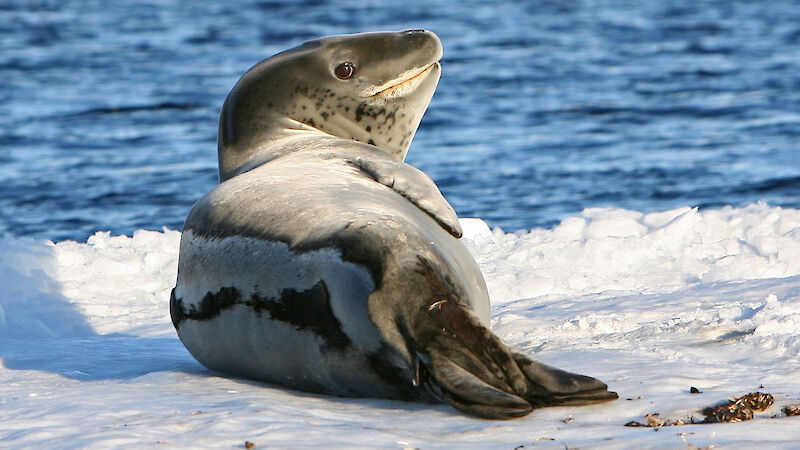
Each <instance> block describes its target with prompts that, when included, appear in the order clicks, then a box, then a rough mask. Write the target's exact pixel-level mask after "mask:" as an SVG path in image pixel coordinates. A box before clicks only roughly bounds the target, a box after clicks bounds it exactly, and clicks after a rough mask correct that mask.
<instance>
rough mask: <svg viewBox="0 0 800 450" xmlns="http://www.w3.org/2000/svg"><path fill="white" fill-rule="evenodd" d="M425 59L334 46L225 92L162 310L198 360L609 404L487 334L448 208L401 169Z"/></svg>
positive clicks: (324, 44)
mask: <svg viewBox="0 0 800 450" xmlns="http://www.w3.org/2000/svg"><path fill="white" fill-rule="evenodd" d="M440 57H441V44H440V43H439V40H438V38H437V37H436V36H435V35H434V34H433V33H430V32H425V31H419V30H413V31H406V32H400V33H365V34H359V35H349V36H336V37H330V38H323V39H320V40H317V41H311V42H309V43H306V44H304V45H302V46H300V47H298V48H296V49H293V50H290V51H287V52H284V53H282V54H279V55H276V56H274V57H273V58H270V59H267V60H265V61H263V62H262V63H260V64H258V65H256V66H255V67H254V68H253V69H251V70H250V71H248V72H247V73H246V74H245V75H244V76H243V77H242V79H241V80H240V81H239V82H238V83H237V85H236V86H235V87H234V89H233V90H232V92H231V94H230V95H229V96H228V99H227V100H226V102H225V105H224V106H223V112H222V116H221V121H220V141H219V158H220V178H221V180H222V183H221V184H220V185H219V186H217V187H216V188H215V189H214V190H212V191H211V192H210V193H208V194H207V195H206V196H205V197H203V198H202V199H201V200H200V201H198V202H197V203H196V204H195V205H194V207H193V208H192V211H191V212H190V213H189V217H188V218H187V220H186V223H185V226H184V233H183V236H182V238H181V249H180V260H179V266H178V282H177V285H176V287H175V289H174V290H173V295H172V299H171V303H170V312H171V315H172V320H173V323H174V325H175V327H176V329H177V331H178V335H179V337H180V338H181V341H182V342H183V343H184V345H186V347H187V348H188V349H189V351H190V352H191V353H192V355H193V356H195V358H197V359H198V361H200V362H201V363H203V364H204V365H206V366H208V367H210V368H213V369H217V370H220V371H223V372H227V373H230V374H234V375H238V376H244V377H248V378H254V379H258V380H263V381H268V382H272V383H277V384H281V385H284V386H289V387H293V388H297V389H302V390H307V391H313V392H321V393H328V394H334V395H342V396H371V397H386V398H399V399H411V400H434V399H437V398H438V399H441V400H445V401H448V402H450V403H451V404H453V406H455V407H456V408H458V409H460V410H462V411H465V412H468V413H471V414H475V415H479V416H482V417H490V418H506V417H517V416H521V415H524V414H527V413H528V412H530V411H531V410H532V409H533V408H535V407H539V406H548V405H556V404H567V403H569V404H582V403H591V402H597V401H603V400H609V399H612V398H616V394H614V393H611V392H608V391H607V390H606V386H605V385H604V384H603V383H601V382H599V381H598V380H595V379H593V378H589V377H585V376H581V375H575V374H570V373H567V372H563V371H560V370H558V369H554V368H551V367H548V366H545V365H543V364H541V363H538V362H535V361H534V360H532V359H530V358H529V357H527V356H526V355H523V354H521V353H519V352H517V351H515V350H513V349H511V348H509V347H508V346H506V345H505V344H504V343H503V342H502V341H500V340H499V339H498V338H497V337H496V336H494V335H493V334H492V333H491V332H490V331H489V330H488V320H489V298H488V294H487V291H486V286H485V283H484V280H483V277H482V276H481V273H480V271H479V269H478V267H477V264H476V263H475V261H474V260H473V259H472V257H471V256H470V254H469V253H468V252H467V250H466V248H465V247H464V246H463V245H462V244H461V242H460V241H459V240H458V238H459V237H460V235H461V230H460V228H459V225H458V219H457V217H456V214H455V212H454V211H453V209H452V208H451V207H450V205H449V204H448V203H447V201H446V200H445V199H444V198H443V197H442V196H441V194H440V192H439V191H438V189H437V188H436V186H435V185H434V183H433V182H432V181H431V180H430V179H429V178H428V177H427V176H425V175H424V174H423V173H422V172H420V171H419V170H417V169H415V168H413V167H411V166H409V165H407V164H405V163H403V162H402V161H403V159H404V157H405V154H406V152H407V150H408V145H409V144H410V142H411V138H412V137H413V134H414V133H415V131H416V128H417V126H418V124H419V121H420V119H421V117H422V114H423V113H424V111H425V109H426V108H427V105H428V103H429V101H430V98H431V96H432V95H433V91H434V89H435V87H436V83H437V81H438V77H439V73H440V67H439V64H438V60H439V59H440Z"/></svg>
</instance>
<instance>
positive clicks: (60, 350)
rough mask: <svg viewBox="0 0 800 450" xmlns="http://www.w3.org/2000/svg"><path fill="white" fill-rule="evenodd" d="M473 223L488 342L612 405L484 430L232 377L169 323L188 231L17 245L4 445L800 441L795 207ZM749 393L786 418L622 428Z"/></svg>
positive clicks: (4, 319)
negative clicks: (589, 384)
mask: <svg viewBox="0 0 800 450" xmlns="http://www.w3.org/2000/svg"><path fill="white" fill-rule="evenodd" d="M462 225H463V227H464V230H465V237H464V242H465V244H466V245H467V246H468V248H469V249H470V251H471V252H472V254H473V255H474V256H475V258H476V259H477V261H478V262H479V264H480V266H481V269H482V270H483V273H484V275H485V277H486V281H487V283H488V286H489V290H490V293H491V296H492V302H493V309H492V327H493V330H494V331H495V332H496V333H497V334H498V335H500V336H501V337H502V338H504V339H505V340H507V341H508V342H509V343H511V344H512V345H515V346H517V347H519V348H522V349H525V350H526V351H528V352H529V353H531V354H533V355H535V357H536V358H538V359H540V360H542V361H544V362H547V363H550V364H553V365H555V366H557V367H561V368H565V369H568V370H571V371H575V372H579V373H585V374H588V375H592V376H594V377H597V378H599V379H601V380H603V381H605V382H607V383H608V384H609V387H610V388H611V389H613V390H615V391H617V392H618V393H619V394H620V399H619V400H617V401H615V402H611V403H606V404H600V405H595V406H588V407H559V408H549V409H541V410H537V411H534V412H533V413H532V414H531V415H529V416H527V417H525V418H522V419H518V420H513V421H487V420H481V419H475V418H472V417H468V416H465V415H463V414H461V413H459V412H457V411H455V410H454V409H452V408H451V407H449V406H447V405H424V404H414V403H404V402H397V401H387V400H374V399H342V398H335V397H327V396H323V395H313V394H307V393H302V392H296V391H291V390H287V389H282V388H277V387H273V386H269V385H265V384H261V383H257V382H252V381H247V380H241V379H234V378H228V377H225V376H222V375H221V374H219V373H216V372H212V371H210V370H207V369H205V368H204V367H202V366H201V365H200V364H199V363H197V362H195V361H194V359H193V358H192V357H191V356H190V355H189V354H188V352H187V351H186V350H185V349H184V348H183V346H182V345H181V343H180V341H179V340H178V338H177V337H176V335H175V332H174V330H173V328H172V325H171V323H170V320H169V313H168V298H169V291H170V289H171V288H172V286H173V284H174V281H175V275H176V267H177V256H178V243H179V240H180V233H179V232H177V231H171V230H164V231H163V232H154V231H139V232H137V233H135V234H134V235H133V237H127V236H110V235H109V234H108V233H97V234H95V235H94V236H92V237H90V238H89V240H88V241H87V242H86V243H78V242H73V241H65V242H59V243H55V244H54V243H52V242H48V241H44V242H43V241H35V240H31V239H23V238H14V237H6V238H4V239H3V240H1V241H0V283H2V286H3V289H2V291H0V357H2V367H0V447H14V448H19V447H37V448H77V447H81V448H84V447H90V448H107V447H111V446H137V447H165V448H169V447H179V448H187V447H197V448H235V447H239V448H242V447H244V444H245V441H250V442H252V443H255V444H256V445H257V446H258V447H257V448H265V447H274V446H277V447H325V448H329V447H388V448H404V447H419V448H435V447H440V448H467V447H473V448H500V449H511V448H514V447H517V446H520V445H524V446H525V448H530V447H557V448H564V447H565V446H566V447H569V448H573V447H583V448H587V447H588V448H632V447H667V448H669V447H678V448H685V447H692V446H696V447H706V446H708V445H712V444H713V445H714V446H715V448H719V447H726V446H737V447H744V446H748V445H761V446H764V445H766V446H769V447H772V448H775V447H785V448H789V447H796V446H797V445H800V417H786V416H785V415H784V414H782V413H781V407H782V406H786V405H790V404H796V403H798V402H800V378H798V376H797V374H798V373H800V360H798V353H800V210H796V209H781V208H776V207H769V206H767V205H764V204H754V205H750V206H748V207H745V208H729V207H726V208H722V209H718V210H706V211H702V212H699V211H698V210H697V209H694V208H688V207H687V208H681V209H676V210H672V211H664V212H659V213H651V214H643V213H640V212H636V211H629V210H619V209H588V210H585V211H584V212H583V213H582V214H581V215H580V216H578V217H572V218H568V219H566V220H564V221H562V222H561V223H560V224H558V225H556V226H555V227H553V228H552V229H533V230H531V231H529V232H515V233H505V232H503V231H502V230H500V229H495V230H490V229H489V228H488V227H487V226H486V224H485V223H484V222H483V221H481V220H479V219H463V220H462ZM690 387H696V388H698V389H699V390H700V391H702V393H701V394H690V393H689V390H690ZM754 391H762V392H768V393H771V394H772V395H773V396H774V398H775V405H773V406H772V407H771V408H770V409H767V410H766V411H764V412H757V413H756V417H755V419H754V420H752V421H748V422H741V423H724V424H696V425H683V426H671V427H661V428H631V427H625V426H623V425H624V424H625V423H627V422H629V421H632V420H636V421H640V422H646V419H644V416H645V415H646V414H649V413H659V414H660V417H662V418H666V419H671V420H678V419H683V420H687V421H688V420H689V419H690V418H692V417H693V418H694V419H695V420H701V419H702V418H703V416H702V415H701V414H700V410H701V409H702V408H703V407H705V406H711V405H715V404H717V403H719V402H720V401H724V400H725V399H727V398H729V397H733V396H737V395H742V394H746V393H748V392H754Z"/></svg>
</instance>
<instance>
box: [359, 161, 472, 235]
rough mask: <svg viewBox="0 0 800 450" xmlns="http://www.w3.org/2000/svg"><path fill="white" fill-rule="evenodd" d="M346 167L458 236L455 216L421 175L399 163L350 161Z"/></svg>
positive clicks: (458, 227) (432, 186)
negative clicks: (390, 190)
mask: <svg viewBox="0 0 800 450" xmlns="http://www.w3.org/2000/svg"><path fill="white" fill-rule="evenodd" d="M349 162H350V164H352V165H353V166H355V167H357V168H358V169H359V170H361V171H362V172H364V173H365V174H367V175H368V176H369V177H370V178H372V179H373V180H375V181H377V182H378V183H380V184H383V185H384V186H388V187H390V188H392V189H393V190H394V191H395V192H397V193H398V194H400V195H402V196H403V197H405V198H406V199H407V200H408V201H410V202H411V203H413V204H415V205H417V207H418V208H419V209H421V210H423V211H425V212H426V213H428V215H429V216H431V217H433V218H434V219H436V221H437V222H438V223H439V225H441V226H442V228H444V229H445V230H447V232H448V233H450V234H452V235H453V236H455V237H457V238H460V237H461V234H462V232H461V225H459V223H458V215H456V212H455V210H454V209H453V207H452V206H450V203H447V200H445V199H444V197H443V196H442V193H441V192H439V188H437V187H436V184H435V183H434V182H433V180H431V179H430V178H429V177H428V176H427V175H425V173H424V172H422V171H421V170H419V169H417V168H416V167H413V166H410V165H408V164H406V163H403V162H401V161H394V160H383V159H375V158H373V159H365V158H360V157H358V158H353V159H352V160H350V161H349Z"/></svg>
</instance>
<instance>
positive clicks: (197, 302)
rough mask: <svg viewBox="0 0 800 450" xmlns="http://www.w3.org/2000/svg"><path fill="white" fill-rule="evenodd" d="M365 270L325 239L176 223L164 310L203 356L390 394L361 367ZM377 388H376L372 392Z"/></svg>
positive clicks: (295, 381) (369, 333)
mask: <svg viewBox="0 0 800 450" xmlns="http://www.w3.org/2000/svg"><path fill="white" fill-rule="evenodd" d="M373 290H374V283H373V280H372V278H371V276H370V274H369V273H368V271H366V270H365V269H364V268H363V267H360V266H358V265H355V264H352V263H349V262H346V261H343V260H342V259H341V258H340V255H339V253H338V252H337V251H336V250H333V249H319V250H316V251H308V252H294V251H291V250H290V249H289V247H288V246H287V245H286V244H284V243H281V242H270V241H265V240H260V239H254V238H248V237H240V236H233V237H228V238H223V239H208V238H205V237H202V236H196V235H194V234H193V233H192V231H186V232H184V235H183V236H182V241H181V261H180V276H179V277H178V283H177V285H176V287H175V290H174V291H173V297H172V299H171V304H170V312H171V315H172V319H173V323H174V324H175V327H176V329H177V331H178V336H179V337H180V338H181V341H183V343H184V344H185V346H186V347H187V349H188V350H189V351H190V352H191V353H192V355H193V356H194V357H195V358H196V359H197V360H198V361H200V362H201V363H202V364H203V365H205V366H207V367H209V368H212V369H217V370H221V371H224V372H227V373H231V374H234V375H239V376H243V377H247V378H254V379H258V380H263V381H268V382H272V383H278V384H282V385H285V386H290V387H294V388H297V389H302V390H306V391H315V392H325V393H332V394H337V395H346V396H362V395H371V396H389V397H390V396H393V395H394V392H393V391H394V388H392V387H391V386H389V385H386V386H383V385H382V382H381V380H380V378H379V377H377V376H376V375H374V373H373V372H374V370H373V368H371V367H370V364H369V361H370V355H372V354H376V353H378V352H380V350H381V338H380V336H379V334H378V332H377V330H376V329H375V327H374V326H373V325H372V322H371V321H370V320H369V317H368V314H367V299H368V297H369V294H370V293H371V292H372V291H373ZM366 386H369V388H368V390H366V391H365V387H366ZM382 391H385V392H382Z"/></svg>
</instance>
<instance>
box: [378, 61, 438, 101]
mask: <svg viewBox="0 0 800 450" xmlns="http://www.w3.org/2000/svg"><path fill="white" fill-rule="evenodd" d="M438 67H439V62H438V61H437V62H434V63H432V64H428V65H427V66H424V67H421V68H417V69H411V70H408V71H406V72H403V73H402V74H400V75H399V76H398V77H397V78H394V79H392V80H389V81H387V82H386V83H384V84H382V85H380V86H376V87H374V88H373V89H370V92H368V93H367V95H366V97H368V98H372V99H376V100H379V99H380V100H386V99H390V98H397V97H405V96H406V95H408V94H410V93H412V92H414V91H416V90H417V88H418V87H419V86H420V85H421V84H422V83H423V82H424V81H425V80H426V79H427V78H428V76H429V75H430V74H431V72H433V71H434V69H436V68H438Z"/></svg>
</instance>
